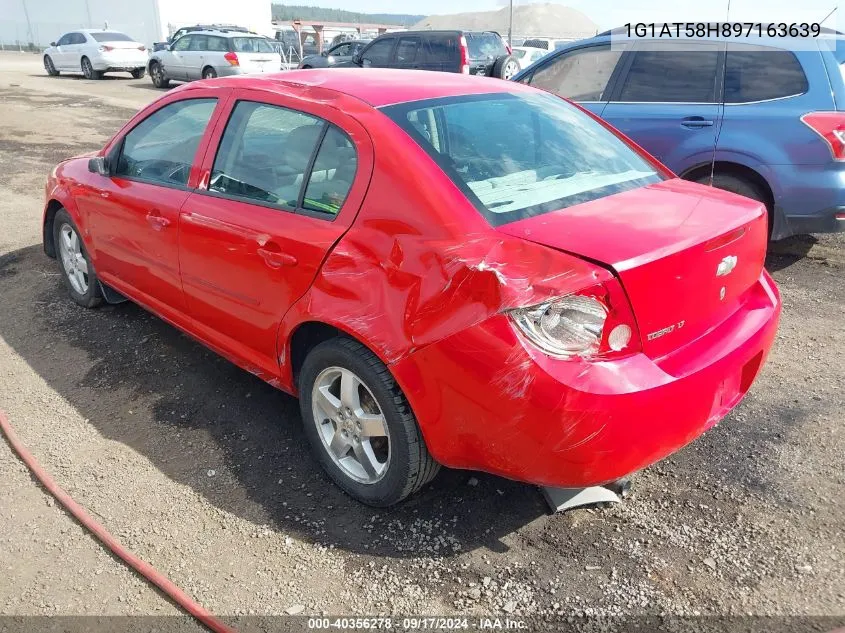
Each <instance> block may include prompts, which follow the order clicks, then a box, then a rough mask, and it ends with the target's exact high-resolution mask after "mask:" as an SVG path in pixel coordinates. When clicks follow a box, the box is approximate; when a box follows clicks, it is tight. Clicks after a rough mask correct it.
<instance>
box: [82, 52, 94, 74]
mask: <svg viewBox="0 0 845 633" xmlns="http://www.w3.org/2000/svg"><path fill="white" fill-rule="evenodd" d="M82 74H83V75H85V79H93V78H94V67H93V66H91V62H90V61H89V60H88V58H87V57H84V58H83V59H82Z"/></svg>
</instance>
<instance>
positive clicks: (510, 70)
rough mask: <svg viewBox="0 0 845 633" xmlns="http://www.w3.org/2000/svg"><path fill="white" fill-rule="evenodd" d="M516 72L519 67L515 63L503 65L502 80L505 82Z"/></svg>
mask: <svg viewBox="0 0 845 633" xmlns="http://www.w3.org/2000/svg"><path fill="white" fill-rule="evenodd" d="M518 72H519V65H518V64H517V63H516V62H515V61H513V60H511V61H509V62H508V63H507V64H505V70H504V72H503V73H502V78H503V79H506V80H508V79H511V78H512V77H513V76H514V75H515V74H516V73H518Z"/></svg>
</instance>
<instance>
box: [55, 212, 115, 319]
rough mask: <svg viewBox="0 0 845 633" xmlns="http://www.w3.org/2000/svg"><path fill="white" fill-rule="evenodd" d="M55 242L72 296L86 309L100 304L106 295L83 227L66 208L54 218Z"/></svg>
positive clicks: (66, 285)
mask: <svg viewBox="0 0 845 633" xmlns="http://www.w3.org/2000/svg"><path fill="white" fill-rule="evenodd" d="M53 243H54V244H55V245H56V259H57V260H58V261H59V269H60V270H61V272H62V279H63V280H64V283H65V287H66V288H67V290H68V293H69V294H70V298H71V299H73V300H74V301H75V302H76V303H78V304H79V305H81V306H82V307H84V308H94V307H96V306H98V305H100V303H102V300H103V295H102V293H101V292H100V284H99V281H98V280H97V274H96V273H95V272H94V265H93V264H92V263H91V258H90V257H89V256H88V251H87V250H86V249H85V244H84V243H83V242H82V238H81V237H80V235H79V229H78V228H77V227H76V224H74V222H73V220H72V219H71V217H70V215H69V214H68V212H67V211H65V210H64V209H59V211H58V212H57V213H56V217H55V218H54V219H53Z"/></svg>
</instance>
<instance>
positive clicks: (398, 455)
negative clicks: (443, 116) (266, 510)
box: [299, 337, 440, 507]
mask: <svg viewBox="0 0 845 633" xmlns="http://www.w3.org/2000/svg"><path fill="white" fill-rule="evenodd" d="M299 397H300V400H299V402H300V409H301V412H302V421H303V424H304V427H305V435H306V437H307V438H308V441H309V443H310V444H311V450H312V452H313V453H314V455H315V456H316V457H317V459H318V460H319V462H320V465H321V466H322V467H323V469H324V470H325V471H326V473H328V475H329V477H331V478H332V480H333V481H334V482H335V483H336V484H337V485H338V486H339V487H340V488H342V489H343V490H344V491H345V492H346V493H347V494H349V495H350V496H351V497H353V498H354V499H357V500H358V501H360V502H361V503H365V504H367V505H370V506H375V507H387V506H391V505H394V504H396V503H398V502H400V501H402V500H403V499H404V498H406V497H407V496H408V495H410V494H412V493H414V492H416V491H417V490H419V489H420V488H421V487H422V486H424V485H425V484H427V483H428V482H429V481H431V480H432V479H433V478H434V476H435V475H436V474H437V472H438V471H439V469H440V465H439V464H438V463H437V462H435V461H434V459H433V458H432V457H431V455H430V454H429V452H428V448H427V447H426V445H425V441H424V440H423V437H422V433H421V432H420V429H419V426H418V425H417V421H416V419H415V417H414V414H413V412H412V411H411V407H410V405H409V404H408V401H407V400H406V398H405V396H404V394H403V393H402V390H401V389H400V388H399V386H398V385H397V384H396V381H395V380H394V378H393V376H392V375H391V373H390V370H389V369H388V368H387V367H386V366H385V365H384V364H383V363H382V362H381V361H380V360H379V359H378V358H377V357H376V356H375V354H373V353H372V352H371V351H370V350H368V349H367V348H366V347H364V346H363V345H361V344H360V343H358V342H357V341H354V340H352V339H348V338H341V337H339V338H334V339H330V340H328V341H325V342H323V343H320V344H319V345H317V346H316V347H315V348H314V349H313V350H311V352H310V353H309V354H308V356H307V357H306V359H305V363H304V364H303V366H302V370H301V371H300V374H299Z"/></svg>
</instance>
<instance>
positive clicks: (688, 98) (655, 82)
mask: <svg viewBox="0 0 845 633" xmlns="http://www.w3.org/2000/svg"><path fill="white" fill-rule="evenodd" d="M625 66H626V67H625V68H624V69H623V73H624V76H623V77H620V79H619V81H618V82H616V85H615V86H614V89H613V94H612V95H611V97H610V102H609V103H608V104H607V106H605V108H604V110H603V112H602V117H603V118H604V119H605V120H607V121H608V122H609V123H611V124H612V125H613V126H615V127H616V128H618V129H619V130H621V131H622V132H623V133H625V134H626V135H628V136H629V137H631V138H632V139H633V140H634V141H635V142H637V143H638V144H640V145H641V146H642V147H644V148H645V149H646V150H647V151H648V152H650V153H651V154H652V155H653V156H655V157H656V158H657V159H658V160H660V161H661V162H662V163H664V164H665V165H667V166H668V167H669V168H670V169H671V170H672V171H674V172H675V173H682V172H683V171H685V170H686V169H688V168H689V167H692V166H693V165H698V164H700V163H702V162H707V161H709V160H710V159H711V158H712V155H713V152H714V150H715V147H716V137H717V135H718V131H719V126H720V125H721V120H722V110H723V108H722V105H721V97H722V95H721V92H722V90H721V88H722V70H723V68H724V45H723V44H718V43H715V42H690V43H685V44H683V45H682V46H679V45H677V44H671V43H660V42H644V43H643V42H641V43H639V44H637V45H635V50H634V52H633V54H632V55H631V56H630V58H629V59H628V60H627V62H626V64H625Z"/></svg>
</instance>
